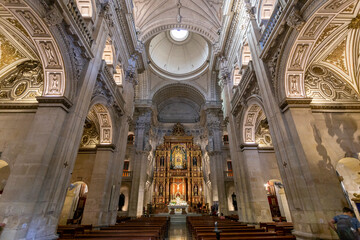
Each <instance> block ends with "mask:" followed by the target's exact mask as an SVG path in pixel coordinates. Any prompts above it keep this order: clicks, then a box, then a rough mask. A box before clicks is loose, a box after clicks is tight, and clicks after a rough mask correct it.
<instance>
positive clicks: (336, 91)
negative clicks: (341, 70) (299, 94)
mask: <svg viewBox="0 0 360 240" xmlns="http://www.w3.org/2000/svg"><path fill="white" fill-rule="evenodd" d="M305 91H306V96H307V97H309V98H312V99H313V100H315V101H317V100H318V101H319V100H320V101H321V100H325V101H329V102H334V101H337V102H344V101H346V102H349V101H350V102H357V101H358V99H359V96H358V95H357V93H356V92H355V91H354V89H353V88H352V87H351V86H350V85H349V84H347V83H346V82H345V80H341V78H340V77H338V76H337V75H335V74H334V73H333V72H331V71H330V70H329V69H327V68H325V67H323V66H319V65H314V66H311V67H310V68H309V70H308V71H307V72H306V75H305Z"/></svg>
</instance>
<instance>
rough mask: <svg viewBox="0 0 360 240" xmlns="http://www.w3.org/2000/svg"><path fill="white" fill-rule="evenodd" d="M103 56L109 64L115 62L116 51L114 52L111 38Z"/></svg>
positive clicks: (107, 42)
mask: <svg viewBox="0 0 360 240" xmlns="http://www.w3.org/2000/svg"><path fill="white" fill-rule="evenodd" d="M102 58H103V59H104V60H105V62H106V64H108V65H112V64H113V63H114V52H113V46H112V44H111V40H108V41H106V45H105V48H104V53H103V57H102Z"/></svg>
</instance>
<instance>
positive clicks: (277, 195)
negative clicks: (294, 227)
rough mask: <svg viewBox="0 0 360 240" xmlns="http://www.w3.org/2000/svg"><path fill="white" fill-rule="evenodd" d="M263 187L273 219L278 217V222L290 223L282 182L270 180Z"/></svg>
mask: <svg viewBox="0 0 360 240" xmlns="http://www.w3.org/2000/svg"><path fill="white" fill-rule="evenodd" d="M264 187H265V190H266V192H267V196H268V200H269V205H270V210H271V214H272V216H273V218H274V217H279V219H278V220H279V221H284V220H285V219H286V221H287V222H291V214H290V209H289V205H288V201H287V198H286V194H285V190H284V186H283V183H282V181H281V180H278V179H270V180H269V181H267V182H266V183H265V184H264ZM276 215H278V216H276Z"/></svg>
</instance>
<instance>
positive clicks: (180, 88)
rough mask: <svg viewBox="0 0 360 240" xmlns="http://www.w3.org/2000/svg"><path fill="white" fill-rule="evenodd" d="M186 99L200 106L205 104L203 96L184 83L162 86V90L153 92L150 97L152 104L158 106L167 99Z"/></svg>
mask: <svg viewBox="0 0 360 240" xmlns="http://www.w3.org/2000/svg"><path fill="white" fill-rule="evenodd" d="M174 97H179V98H186V99H189V100H191V101H192V102H194V103H196V104H197V105H198V106H202V105H203V104H204V103H205V96H204V94H203V93H202V92H200V91H199V90H198V89H197V88H195V87H193V86H191V85H189V84H184V83H173V84H168V85H165V86H163V87H162V88H160V89H158V90H156V91H154V94H153V95H152V96H151V98H152V101H153V103H155V104H160V103H162V102H164V101H166V100H167V99H169V98H174Z"/></svg>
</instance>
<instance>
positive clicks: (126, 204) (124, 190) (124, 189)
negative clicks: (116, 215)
mask: <svg viewBox="0 0 360 240" xmlns="http://www.w3.org/2000/svg"><path fill="white" fill-rule="evenodd" d="M120 194H123V195H124V197H125V201H124V206H123V208H122V209H121V211H122V212H127V211H128V210H129V197H130V187H129V186H128V184H127V183H124V184H122V186H121V187H120ZM118 211H120V209H119V210H118Z"/></svg>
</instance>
